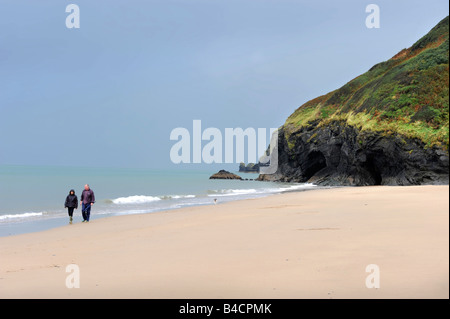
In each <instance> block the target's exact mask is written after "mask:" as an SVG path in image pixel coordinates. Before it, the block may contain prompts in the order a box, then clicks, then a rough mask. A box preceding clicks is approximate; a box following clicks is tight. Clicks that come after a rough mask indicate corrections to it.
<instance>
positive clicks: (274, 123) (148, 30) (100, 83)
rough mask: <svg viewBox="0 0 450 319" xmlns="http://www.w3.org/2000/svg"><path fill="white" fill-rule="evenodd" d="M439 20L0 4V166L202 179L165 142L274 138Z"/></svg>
mask: <svg viewBox="0 0 450 319" xmlns="http://www.w3.org/2000/svg"><path fill="white" fill-rule="evenodd" d="M71 3H74V4H76V5H78V7H79V9H80V28H71V29H69V28H67V27H66V18H67V16H68V15H69V13H67V12H66V6H67V5H69V4H71ZM371 3H373V4H376V5H378V7H379V8H380V28H371V29H369V28H367V27H366V24H365V21H366V17H367V16H368V15H369V13H366V11H365V9H366V6H367V5H369V4H371ZM448 14H449V5H448V2H447V1H444V0H430V1H416V0H412V1H410V0H408V1H406V0H390V1H386V0H383V1H381V0H380V1H379V0H370V1H362V0H347V1H345V0H344V1H302V0H147V1H143V0H142V1H139V0H96V1H92V0H70V1H62V0H40V1H35V0H0V165H2V164H8V165H46V166H47V165H50V166H51V165H58V166H61V165H62V166H89V167H130V168H155V169H159V168H161V169H167V168H168V169H175V168H180V167H186V166H187V165H189V167H191V168H195V167H204V166H205V165H207V164H204V163H201V164H180V165H177V164H174V163H173V162H172V161H171V158H170V155H169V154H170V149H171V148H172V147H173V145H174V144H175V143H176V141H172V140H170V133H171V132H172V130H174V129H175V128H178V127H182V128H186V129H187V130H188V131H190V132H192V130H193V120H201V124H202V129H206V128H208V127H213V128H217V129H219V130H220V131H222V132H224V130H225V128H237V127H241V128H243V129H245V128H254V129H255V130H257V128H267V130H268V129H269V128H277V127H279V126H281V125H283V123H284V122H285V120H286V118H287V117H288V116H289V115H290V114H291V113H292V112H294V111H295V109H296V108H298V107H299V106H300V105H302V104H303V103H305V102H307V101H308V100H310V99H313V98H315V97H317V96H319V95H322V94H325V93H328V92H330V91H332V90H335V89H337V88H339V87H341V86H342V85H344V84H345V83H347V82H348V81H350V80H351V79H353V78H354V77H356V76H358V75H360V74H362V73H364V72H366V71H367V70H368V69H370V67H372V66H373V65H374V64H376V63H379V62H381V61H385V60H387V59H389V58H391V57H392V56H394V55H395V54H396V53H397V52H399V51H400V50H402V49H403V48H407V47H409V46H411V45H412V44H413V43H414V42H415V41H417V40H418V39H419V38H420V37H421V36H423V35H425V34H426V33H427V32H428V31H429V30H430V29H431V28H432V27H434V26H435V25H436V24H437V23H438V22H439V21H440V20H441V19H443V18H444V17H445V16H447V15H448ZM203 143H205V142H203ZM202 145H204V144H202ZM215 165H216V167H222V166H226V165H222V164H215ZM234 166H236V165H234V164H233V167H234ZM227 167H230V165H228V166H227Z"/></svg>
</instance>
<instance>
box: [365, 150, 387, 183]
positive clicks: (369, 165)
mask: <svg viewBox="0 0 450 319" xmlns="http://www.w3.org/2000/svg"><path fill="white" fill-rule="evenodd" d="M378 157H379V156H369V157H367V160H366V162H365V165H364V168H365V169H366V171H367V172H369V174H370V176H371V177H372V179H373V183H374V185H381V182H382V181H383V177H382V176H381V172H380V171H381V170H380V168H381V166H380V165H381V164H380V161H379V160H378V159H377V158H378Z"/></svg>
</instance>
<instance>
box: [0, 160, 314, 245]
mask: <svg viewBox="0 0 450 319" xmlns="http://www.w3.org/2000/svg"><path fill="white" fill-rule="evenodd" d="M216 172H217V171H213V170H207V169H204V170H199V169H195V170H194V169H193V170H169V169H167V170H161V169H134V168H133V169H132V168H94V167H92V168H86V167H60V166H55V167H53V166H14V165H0V236H1V237H4V236H11V235H17V234H23V233H29V232H36V231H42V230H46V229H50V228H54V227H59V226H63V225H67V224H68V222H69V218H68V214H67V209H65V208H64V201H65V199H66V196H67V195H68V194H69V191H70V190H71V189H74V190H75V194H76V195H77V196H78V199H80V196H81V192H82V190H83V189H84V185H85V184H89V185H90V188H91V189H92V190H93V191H94V193H95V197H96V203H95V205H94V206H93V208H92V211H91V221H94V220H96V219H98V218H104V217H109V216H118V215H129V214H150V213H153V212H159V211H165V210H170V209H176V208H182V207H187V206H198V205H220V204H222V203H225V202H229V201H234V200H242V199H249V198H258V197H264V196H270V195H273V194H279V193H285V192H293V191H305V190H310V189H314V188H316V186H315V185H313V184H293V183H279V182H262V181H255V180H253V179H256V178H257V177H258V174H257V173H239V172H233V173H236V174H238V175H240V176H241V177H242V178H244V179H247V180H243V181H241V180H216V179H215V180H212V179H209V177H210V176H211V175H212V174H214V173H216ZM81 221H82V217H81V207H79V208H78V209H77V210H75V211H74V223H78V222H81Z"/></svg>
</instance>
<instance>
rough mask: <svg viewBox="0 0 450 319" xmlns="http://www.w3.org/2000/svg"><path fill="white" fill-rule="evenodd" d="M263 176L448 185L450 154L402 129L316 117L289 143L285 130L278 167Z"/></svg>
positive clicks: (326, 181) (346, 182) (290, 179)
mask: <svg viewBox="0 0 450 319" xmlns="http://www.w3.org/2000/svg"><path fill="white" fill-rule="evenodd" d="M289 146H290V147H289ZM258 179H259V180H271V181H285V182H311V183H314V184H317V185H330V186H331V185H354V186H362V185H420V184H448V183H449V156H448V153H447V152H446V151H443V150H442V149H439V148H428V149H427V148H425V145H424V144H423V142H421V141H420V140H416V139H414V140H413V139H406V138H404V137H402V136H400V135H398V134H397V135H388V134H383V133H379V132H368V131H360V130H359V129H357V128H355V127H352V126H349V125H347V124H346V123H341V122H337V121H336V122H332V123H331V124H330V125H328V126H318V125H317V122H316V123H311V124H310V125H308V126H305V127H302V128H301V129H300V130H299V131H297V132H295V133H293V134H292V135H291V136H290V137H289V143H288V141H287V140H286V139H285V134H284V128H282V129H280V131H279V139H278V170H277V172H276V173H275V174H272V175H260V176H259V177H258Z"/></svg>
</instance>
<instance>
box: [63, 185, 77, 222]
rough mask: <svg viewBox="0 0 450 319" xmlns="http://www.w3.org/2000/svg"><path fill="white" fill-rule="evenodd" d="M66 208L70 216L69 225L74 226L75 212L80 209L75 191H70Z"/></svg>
mask: <svg viewBox="0 0 450 319" xmlns="http://www.w3.org/2000/svg"><path fill="white" fill-rule="evenodd" d="M64 208H67V212H68V214H69V224H72V221H73V210H74V209H77V208H78V197H77V195H75V191H74V190H73V189H71V190H70V192H69V195H67V197H66V201H65V202H64Z"/></svg>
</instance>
